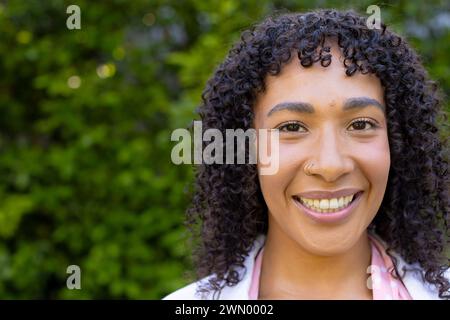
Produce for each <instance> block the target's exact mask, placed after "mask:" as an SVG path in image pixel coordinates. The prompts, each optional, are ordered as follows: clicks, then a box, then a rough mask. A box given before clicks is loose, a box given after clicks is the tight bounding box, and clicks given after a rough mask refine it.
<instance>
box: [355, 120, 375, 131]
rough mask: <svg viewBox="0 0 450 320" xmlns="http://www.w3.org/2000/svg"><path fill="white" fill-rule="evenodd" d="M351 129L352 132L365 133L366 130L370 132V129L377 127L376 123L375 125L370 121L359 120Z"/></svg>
mask: <svg viewBox="0 0 450 320" xmlns="http://www.w3.org/2000/svg"><path fill="white" fill-rule="evenodd" d="M350 127H353V128H354V130H352V131H355V130H356V131H365V130H369V129H373V128H375V127H376V125H375V123H373V122H372V121H368V120H358V121H355V122H353V123H352V124H351V125H350Z"/></svg>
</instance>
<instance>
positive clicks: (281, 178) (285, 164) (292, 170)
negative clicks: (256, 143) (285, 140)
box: [259, 143, 306, 207]
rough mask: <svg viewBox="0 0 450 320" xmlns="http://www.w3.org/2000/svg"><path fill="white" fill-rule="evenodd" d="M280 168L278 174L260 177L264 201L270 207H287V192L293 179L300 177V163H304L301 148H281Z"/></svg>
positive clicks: (293, 146) (287, 146)
mask: <svg viewBox="0 0 450 320" xmlns="http://www.w3.org/2000/svg"><path fill="white" fill-rule="evenodd" d="M279 154H280V157H279V166H278V171H277V172H276V174H272V175H260V176H259V182H260V186H261V191H262V193H263V196H264V199H265V200H266V203H267V205H268V206H269V207H274V206H285V205H286V202H285V191H286V189H287V188H288V186H289V184H290V183H291V181H292V179H294V178H295V176H296V175H298V170H299V167H298V163H299V162H300V163H302V161H303V157H305V156H306V155H303V153H302V152H299V146H298V145H294V144H290V145H284V144H282V143H280V146H279Z"/></svg>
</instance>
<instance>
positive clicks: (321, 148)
mask: <svg viewBox="0 0 450 320" xmlns="http://www.w3.org/2000/svg"><path fill="white" fill-rule="evenodd" d="M349 148H350V146H348V144H347V145H346V141H345V139H344V138H343V137H342V136H340V135H339V134H338V133H337V132H336V130H335V129H334V128H332V126H328V127H326V128H324V130H323V131H322V133H321V134H320V138H319V141H318V143H317V144H316V147H314V149H313V152H314V156H313V157H312V159H310V161H309V162H308V163H313V164H314V165H313V166H312V168H311V169H310V173H311V174H312V175H319V176H321V177H322V178H323V179H324V180H325V181H327V182H333V181H336V180H338V179H339V178H340V177H341V176H343V175H345V174H347V173H349V172H351V171H352V170H353V169H354V162H353V160H352V159H351V157H350V155H349V150H350V149H349Z"/></svg>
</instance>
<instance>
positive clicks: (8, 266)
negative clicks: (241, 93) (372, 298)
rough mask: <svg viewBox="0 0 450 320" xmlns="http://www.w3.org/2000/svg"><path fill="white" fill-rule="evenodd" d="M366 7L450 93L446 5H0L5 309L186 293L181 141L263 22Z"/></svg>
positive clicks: (122, 0) (0, 268) (53, 0)
mask: <svg viewBox="0 0 450 320" xmlns="http://www.w3.org/2000/svg"><path fill="white" fill-rule="evenodd" d="M72 4H75V5H78V6H79V7H80V9H81V29H79V30H69V29H68V28H67V27H66V20H67V18H68V17H69V16H70V14H67V13H66V9H67V7H68V6H69V5H72ZM372 4H376V5H378V6H379V7H380V8H381V18H382V21H383V22H385V23H386V24H387V25H388V26H390V27H391V28H392V29H394V30H395V31H397V32H399V33H401V34H402V35H404V36H406V38H407V39H408V40H409V42H410V43H411V44H412V45H413V46H414V47H415V48H416V49H417V51H418V52H419V53H420V54H421V55H422V57H423V62H424V64H425V66H426V68H427V69H428V71H429V72H430V74H431V76H432V77H433V78H434V79H436V80H438V81H439V83H440V85H441V87H442V89H443V91H444V92H445V93H446V94H447V95H448V94H449V93H450V65H449V62H448V57H449V52H450V10H449V3H448V2H446V1H434V0H428V1H410V0H404V1H389V2H375V1H319V0H316V1H309V0H308V1H299V0H297V1H294V0H291V1H288V0H286V1H268V0H249V1H243V0H219V1H202V0H186V1H183V0H169V1H158V0H150V1H149V0H145V1H144V0H133V1H127V0H108V1H87V0H85V1H81V0H70V1H63V0H21V1H19V0H11V1H5V0H0V179H1V183H0V298H2V299H5V298H19V299H25V298H27V299H29V298H31V299H35V298H50V299H68V298H79V299H93V298H97V299H98V298H106V299H109V298H127V299H138V298H140V299H160V298H162V297H163V296H164V295H166V294H167V293H169V292H172V291H173V290H175V289H177V288H180V287H182V286H184V285H186V284H187V283H189V282H190V281H191V280H192V278H190V277H189V276H185V272H186V271H189V270H191V269H192V264H191V261H190V258H189V257H190V253H191V251H190V249H189V247H188V246H187V243H186V236H187V232H186V231H185V228H184V226H183V219H184V210H185V209H186V207H187V205H188V203H189V190H190V189H191V183H192V178H193V172H192V167H191V166H187V165H182V166H175V165H174V164H172V162H171V160H170V151H171V148H172V147H173V146H174V145H175V143H174V142H171V141H170V134H171V132H172V130H174V129H175V128H184V127H187V126H188V125H189V124H190V123H191V121H192V120H193V119H194V118H196V115H195V113H194V110H195V108H196V107H197V106H198V105H199V103H200V95H201V91H202V90H203V87H204V85H205V82H206V81H207V79H208V78H209V77H210V76H211V75H212V73H213V71H214V68H215V67H216V66H217V64H218V63H220V62H221V61H222V60H223V59H224V57H225V55H226V53H227V51H228V50H229V49H230V47H231V45H232V44H233V42H234V41H236V40H237V39H239V35H240V33H241V32H242V31H243V30H245V29H246V28H248V27H249V26H251V25H252V24H254V23H255V22H257V21H258V20H260V19H262V18H263V17H265V16H267V15H268V14H270V13H272V12H273V11H274V10H289V11H305V10H309V9H314V8H341V9H349V8H353V9H355V10H356V11H358V12H359V13H361V14H364V15H367V16H369V14H367V13H366V8H367V7H368V6H369V5H372ZM445 108H446V110H447V112H448V111H450V108H449V105H448V104H447V105H446V106H445ZM69 265H78V266H79V267H80V268H81V290H69V289H68V288H67V287H66V279H67V277H68V276H69V274H67V273H66V269H67V267H68V266H69Z"/></svg>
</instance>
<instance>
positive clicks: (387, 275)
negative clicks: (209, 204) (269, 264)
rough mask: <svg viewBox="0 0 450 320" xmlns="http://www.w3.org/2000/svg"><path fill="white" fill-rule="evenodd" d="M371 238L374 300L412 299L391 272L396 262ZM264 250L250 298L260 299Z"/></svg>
mask: <svg viewBox="0 0 450 320" xmlns="http://www.w3.org/2000/svg"><path fill="white" fill-rule="evenodd" d="M369 239H370V242H371V246H372V263H371V265H370V266H369V268H368V272H369V271H370V273H371V275H370V280H371V281H368V282H369V283H370V282H371V286H372V288H371V289H372V294H373V300H412V298H411V296H410V295H409V293H408V290H406V288H405V286H404V285H403V283H402V281H401V280H400V279H396V278H395V277H394V276H393V275H392V274H391V272H393V271H394V269H395V268H394V264H393V263H392V259H391V257H390V256H389V255H388V254H387V253H386V249H385V248H384V246H383V245H382V243H381V241H380V240H378V239H377V238H376V236H373V235H369ZM263 252H264V247H262V248H261V249H260V251H259V253H258V254H257V257H256V260H255V264H254V266H253V273H252V280H251V284H250V289H249V292H248V296H249V299H250V300H258V293H259V276H260V273H261V263H262V257H263ZM394 272H395V271H394Z"/></svg>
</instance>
